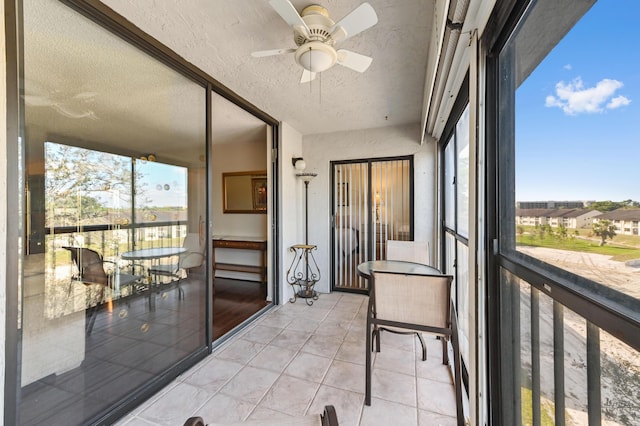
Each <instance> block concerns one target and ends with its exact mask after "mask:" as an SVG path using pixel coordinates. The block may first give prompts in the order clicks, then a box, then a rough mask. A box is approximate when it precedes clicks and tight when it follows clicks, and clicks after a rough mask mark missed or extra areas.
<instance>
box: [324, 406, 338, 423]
mask: <svg viewBox="0 0 640 426" xmlns="http://www.w3.org/2000/svg"><path fill="white" fill-rule="evenodd" d="M321 418H322V426H338V415H337V414H336V409H335V407H334V406H333V405H325V406H324V413H322V417H321Z"/></svg>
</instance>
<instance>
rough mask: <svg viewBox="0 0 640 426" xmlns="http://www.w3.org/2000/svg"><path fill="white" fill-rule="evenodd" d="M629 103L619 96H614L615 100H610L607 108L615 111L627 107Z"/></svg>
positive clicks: (629, 101)
mask: <svg viewBox="0 0 640 426" xmlns="http://www.w3.org/2000/svg"><path fill="white" fill-rule="evenodd" d="M630 103H631V100H630V99H628V98H626V97H624V96H622V95H620V96H616V97H615V98H613V99H611V100H610V101H609V103H608V104H607V108H609V109H616V108H620V107H623V106H627V105H629V104H630Z"/></svg>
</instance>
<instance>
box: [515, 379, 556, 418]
mask: <svg viewBox="0 0 640 426" xmlns="http://www.w3.org/2000/svg"><path fill="white" fill-rule="evenodd" d="M521 389H522V394H521V395H520V397H521V400H522V419H521V420H522V424H523V425H532V424H533V408H532V406H531V404H532V398H533V397H532V393H531V389H527V388H525V387H523V388H521ZM540 417H541V419H540V425H542V426H553V425H554V424H555V407H554V405H553V402H552V401H549V400H548V399H547V398H544V397H540Z"/></svg>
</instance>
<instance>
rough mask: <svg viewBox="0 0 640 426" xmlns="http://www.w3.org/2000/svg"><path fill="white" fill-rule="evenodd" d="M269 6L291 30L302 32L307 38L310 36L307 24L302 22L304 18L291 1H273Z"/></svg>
mask: <svg viewBox="0 0 640 426" xmlns="http://www.w3.org/2000/svg"><path fill="white" fill-rule="evenodd" d="M269 4H270V5H271V7H272V8H273V9H274V10H275V11H276V12H278V15H280V16H281V17H282V19H284V20H285V22H286V23H287V24H289V26H290V27H291V28H293V29H298V30H300V32H302V33H304V34H305V35H306V36H308V35H309V32H310V31H309V27H308V26H307V23H306V22H304V21H303V20H302V17H301V16H300V14H299V13H298V11H297V10H296V8H295V7H293V5H292V4H291V2H290V1H289V0H271V1H270V2H269Z"/></svg>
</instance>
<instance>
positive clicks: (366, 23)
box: [329, 3, 378, 40]
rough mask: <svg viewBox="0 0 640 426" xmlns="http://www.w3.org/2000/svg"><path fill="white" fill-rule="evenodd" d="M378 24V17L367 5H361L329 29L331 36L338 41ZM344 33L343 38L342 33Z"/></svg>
mask: <svg viewBox="0 0 640 426" xmlns="http://www.w3.org/2000/svg"><path fill="white" fill-rule="evenodd" d="M376 23H378V15H376V11H375V10H373V7H371V5H370V4H369V3H362V4H361V5H360V6H358V7H357V8H355V9H354V10H353V11H352V12H351V13H349V14H348V15H347V16H345V17H344V18H342V19H341V20H340V21H339V22H338V23H336V24H335V25H334V26H333V28H331V31H329V32H330V33H331V35H332V36H333V35H334V34H335V37H334V38H337V39H338V40H346V39H348V38H350V37H353V36H354V35H356V34H359V33H361V32H362V31H364V30H366V29H367V28H371V27H373V26H374V25H375V24H376ZM342 31H344V33H346V34H344V36H343V34H341V33H342Z"/></svg>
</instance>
